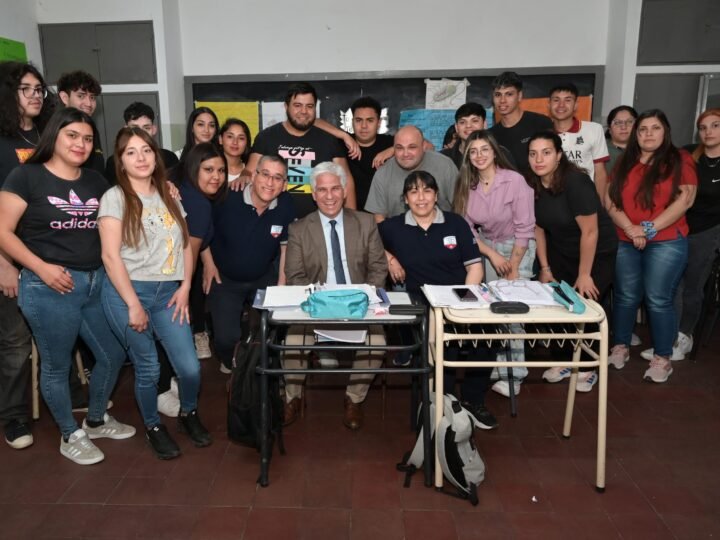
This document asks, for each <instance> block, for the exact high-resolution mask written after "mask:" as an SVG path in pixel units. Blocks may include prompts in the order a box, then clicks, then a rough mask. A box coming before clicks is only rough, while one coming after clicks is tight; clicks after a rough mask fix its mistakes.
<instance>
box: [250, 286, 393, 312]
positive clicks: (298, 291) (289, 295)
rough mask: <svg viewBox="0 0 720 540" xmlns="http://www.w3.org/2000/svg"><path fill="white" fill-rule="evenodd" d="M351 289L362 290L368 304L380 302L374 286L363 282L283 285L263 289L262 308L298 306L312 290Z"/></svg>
mask: <svg viewBox="0 0 720 540" xmlns="http://www.w3.org/2000/svg"><path fill="white" fill-rule="evenodd" d="M343 289H353V290H357V291H362V292H364V293H365V294H367V296H368V300H369V302H370V305H371V306H372V305H377V304H380V303H382V298H380V296H378V293H377V291H376V290H375V287H373V286H372V285H367V284H365V283H362V284H359V285H350V284H348V285H285V286H273V287H268V288H267V289H266V290H265V300H264V301H263V303H262V307H263V308H264V309H276V308H288V307H298V306H300V304H302V303H303V302H304V301H305V300H307V297H308V296H309V295H310V293H311V292H313V291H337V290H343Z"/></svg>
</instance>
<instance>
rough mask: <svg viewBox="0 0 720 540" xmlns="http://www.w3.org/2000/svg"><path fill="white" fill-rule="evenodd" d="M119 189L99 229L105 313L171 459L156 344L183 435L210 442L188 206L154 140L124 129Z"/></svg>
mask: <svg viewBox="0 0 720 540" xmlns="http://www.w3.org/2000/svg"><path fill="white" fill-rule="evenodd" d="M115 167H116V174H117V180H118V184H117V186H115V187H113V188H111V189H110V190H108V192H107V193H106V194H105V195H104V196H103V198H102V200H101V201H100V211H99V218H98V221H99V225H98V227H99V229H100V237H101V239H102V254H103V261H104V263H105V267H106V268H107V272H108V277H109V279H108V280H107V281H106V282H105V285H104V287H103V291H102V300H103V308H104V310H105V314H106V315H107V318H108V320H109V322H110V326H111V327H112V329H113V332H114V333H115V335H116V336H117V337H118V339H120V340H121V342H122V343H123V344H124V345H125V346H126V347H127V349H128V354H129V356H130V359H131V360H132V362H133V366H134V368H135V397H136V399H137V402H138V406H139V407H140V412H141V414H142V417H143V423H144V424H145V428H146V437H147V440H148V442H149V444H150V447H151V448H152V450H153V452H154V453H155V455H156V456H157V457H158V458H160V459H171V458H174V457H177V456H178V455H180V448H179V447H178V445H177V443H176V442H175V441H174V440H173V438H172V437H171V436H170V434H169V433H168V432H167V430H166V428H165V426H163V424H162V423H161V421H160V417H159V415H158V410H157V382H158V377H159V374H160V366H159V363H158V356H157V350H156V347H155V336H157V338H158V339H159V340H160V342H161V344H162V346H163V348H164V349H165V350H166V351H167V353H168V358H169V360H170V363H171V364H172V366H173V369H174V370H175V373H177V378H178V386H179V391H180V392H179V393H180V416H179V417H178V429H179V431H181V432H185V433H187V434H188V435H189V437H190V439H191V441H192V442H193V444H194V445H195V446H198V447H203V446H208V445H209V444H211V442H212V438H211V436H210V434H209V433H208V431H207V430H206V429H205V427H204V426H203V425H202V423H201V422H200V418H199V417H198V414H197V400H198V392H199V389H200V363H199V361H198V358H197V355H196V353H195V348H194V346H193V342H192V332H191V331H190V326H189V318H190V312H189V306H188V297H189V293H190V282H191V278H192V271H193V255H192V248H191V246H190V241H189V235H188V228H187V224H186V223H185V218H184V210H183V208H182V205H181V204H180V203H179V202H177V201H175V200H173V199H172V197H171V195H170V192H169V190H168V188H167V186H166V185H165V177H166V174H165V168H164V166H163V163H162V159H161V157H160V152H159V149H158V147H157V144H156V143H155V140H154V139H153V138H152V137H151V136H150V135H148V134H147V133H146V132H145V131H143V130H142V129H139V128H127V127H126V128H123V129H121V130H120V132H119V133H118V136H117V139H116V140H115Z"/></svg>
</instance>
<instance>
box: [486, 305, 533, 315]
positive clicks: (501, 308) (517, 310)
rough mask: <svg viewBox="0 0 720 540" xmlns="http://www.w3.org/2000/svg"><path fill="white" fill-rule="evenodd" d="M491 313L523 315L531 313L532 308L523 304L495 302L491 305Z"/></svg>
mask: <svg viewBox="0 0 720 540" xmlns="http://www.w3.org/2000/svg"><path fill="white" fill-rule="evenodd" d="M490 311H492V312H493V313H504V314H511V315H515V314H522V313H527V312H528V311H530V306H528V305H527V304H524V303H523V302H493V303H492V304H490Z"/></svg>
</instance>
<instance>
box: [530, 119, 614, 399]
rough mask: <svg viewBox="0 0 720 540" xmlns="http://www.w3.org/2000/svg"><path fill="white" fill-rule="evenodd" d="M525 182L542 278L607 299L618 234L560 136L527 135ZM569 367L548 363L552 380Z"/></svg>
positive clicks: (583, 381)
mask: <svg viewBox="0 0 720 540" xmlns="http://www.w3.org/2000/svg"><path fill="white" fill-rule="evenodd" d="M528 158H529V163H530V173H529V174H528V182H529V183H530V185H531V186H532V187H533V189H534V190H535V197H536V198H535V223H536V226H535V239H536V241H537V258H538V262H539V263H540V274H539V278H540V281H542V282H543V283H548V282H551V281H565V282H567V283H569V284H570V285H572V286H573V287H575V288H576V289H577V291H578V292H579V293H580V294H581V295H583V296H584V297H586V298H592V299H593V300H596V301H598V302H600V303H601V304H603V303H605V299H606V296H607V295H608V293H609V291H610V286H611V285H612V282H613V274H614V268H615V252H616V249H617V238H616V236H615V231H614V230H613V226H612V222H611V221H610V219H609V218H608V215H607V213H606V212H605V209H604V208H603V206H602V204H601V203H600V198H599V196H598V194H597V191H596V190H595V185H594V184H593V181H592V180H591V179H590V177H589V176H588V175H587V174H586V173H585V172H583V171H582V170H580V169H579V168H578V167H576V166H575V165H574V164H573V163H571V162H570V160H568V158H567V156H566V155H565V152H564V151H563V148H562V141H561V139H560V137H559V136H558V135H557V134H556V133H555V132H553V131H541V132H539V133H536V134H535V135H533V136H532V137H530V142H529V145H528ZM571 374H572V368H557V367H554V368H550V369H547V370H546V371H545V372H544V373H543V379H545V380H546V381H548V382H551V383H555V382H560V381H561V380H563V379H565V378H568V377H570V375H571ZM596 382H597V374H596V373H595V372H594V371H581V372H580V374H579V376H578V382H577V390H578V391H580V392H589V391H590V390H592V387H593V385H594V384H595V383H596Z"/></svg>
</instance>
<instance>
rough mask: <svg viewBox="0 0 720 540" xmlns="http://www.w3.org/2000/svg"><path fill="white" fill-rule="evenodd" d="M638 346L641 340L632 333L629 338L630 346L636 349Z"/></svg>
mask: <svg viewBox="0 0 720 540" xmlns="http://www.w3.org/2000/svg"><path fill="white" fill-rule="evenodd" d="M638 345H642V339H640V336H638V335H637V334H635V333H634V332H633V335H632V337H631V338H630V346H631V347H637V346H638Z"/></svg>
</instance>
